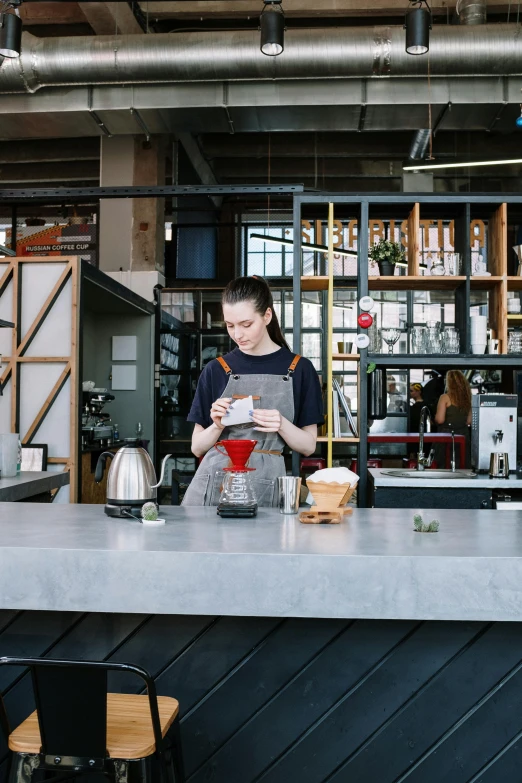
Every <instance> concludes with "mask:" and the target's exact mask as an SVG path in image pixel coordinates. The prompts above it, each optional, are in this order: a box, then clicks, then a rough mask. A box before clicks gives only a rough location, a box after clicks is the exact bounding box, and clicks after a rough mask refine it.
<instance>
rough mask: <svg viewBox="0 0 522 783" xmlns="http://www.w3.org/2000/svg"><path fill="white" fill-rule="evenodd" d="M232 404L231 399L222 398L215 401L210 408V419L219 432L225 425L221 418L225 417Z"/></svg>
mask: <svg viewBox="0 0 522 783" xmlns="http://www.w3.org/2000/svg"><path fill="white" fill-rule="evenodd" d="M231 404H232V397H222V398H221V399H220V400H216V401H215V402H214V403H212V407H211V409H210V418H211V419H212V421H213V422H214V424H215V425H216V427H218V428H219V429H220V430H224V429H225V426H226V425H225V424H223V421H222V419H223V416H226V414H227V411H228V409H229V408H230V406H231Z"/></svg>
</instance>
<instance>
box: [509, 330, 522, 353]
mask: <svg viewBox="0 0 522 783" xmlns="http://www.w3.org/2000/svg"><path fill="white" fill-rule="evenodd" d="M508 353H522V331H521V330H520V329H513V331H510V332H509V335H508Z"/></svg>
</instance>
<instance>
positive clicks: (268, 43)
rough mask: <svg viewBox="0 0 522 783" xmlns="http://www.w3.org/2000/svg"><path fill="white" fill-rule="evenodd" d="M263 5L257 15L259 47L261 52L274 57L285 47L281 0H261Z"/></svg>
mask: <svg viewBox="0 0 522 783" xmlns="http://www.w3.org/2000/svg"><path fill="white" fill-rule="evenodd" d="M263 2H264V6H263V10H262V11H261V16H260V17H259V26H260V29H261V44H260V48H261V51H262V52H263V54H267V55H268V56H269V57H276V56H277V55H278V54H281V52H282V51H283V49H284V48H285V13H284V11H283V8H282V6H281V2H282V0H263Z"/></svg>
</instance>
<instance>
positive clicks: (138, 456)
mask: <svg viewBox="0 0 522 783" xmlns="http://www.w3.org/2000/svg"><path fill="white" fill-rule="evenodd" d="M170 456H171V455H170V454H167V456H166V457H164V459H163V462H162V463H161V476H160V479H159V481H156V472H155V470H154V465H153V464H152V460H151V458H150V456H149V454H148V452H147V451H145V449H142V448H140V447H138V446H134V445H132V446H123V448H121V449H119V450H118V451H117V452H116V454H113V453H112V452H110V451H104V452H103V454H100V457H99V458H98V462H97V464H96V470H95V473H94V480H95V481H96V482H97V483H98V484H99V483H100V481H101V480H102V478H103V474H104V471H105V463H106V462H107V459H109V458H111V459H112V462H111V466H110V468H109V475H108V477H107V505H106V506H105V513H106V514H108V515H109V516H129V513H128V512H129V510H130V511H131V513H134V514H135V513H139V510H140V509H141V507H142V506H143V504H144V503H147V502H148V501H155V500H156V497H157V492H156V490H157V488H158V487H159V486H160V485H161V483H162V482H163V476H164V473H165V463H166V461H167V460H168V458H169V457H170Z"/></svg>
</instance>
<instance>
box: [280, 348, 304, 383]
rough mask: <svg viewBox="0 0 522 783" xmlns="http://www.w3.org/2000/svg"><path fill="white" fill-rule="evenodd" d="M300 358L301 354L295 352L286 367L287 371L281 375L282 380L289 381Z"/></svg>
mask: <svg viewBox="0 0 522 783" xmlns="http://www.w3.org/2000/svg"><path fill="white" fill-rule="evenodd" d="M300 358H301V356H300V355H299V354H296V355H295V356H294V358H293V359H292V364H291V365H290V367H289V368H288V372H287V373H286V375H283V380H284V381H289V380H290V378H291V377H292V375H293V374H294V371H295V368H296V367H297V364H298V362H299V359H300Z"/></svg>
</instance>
